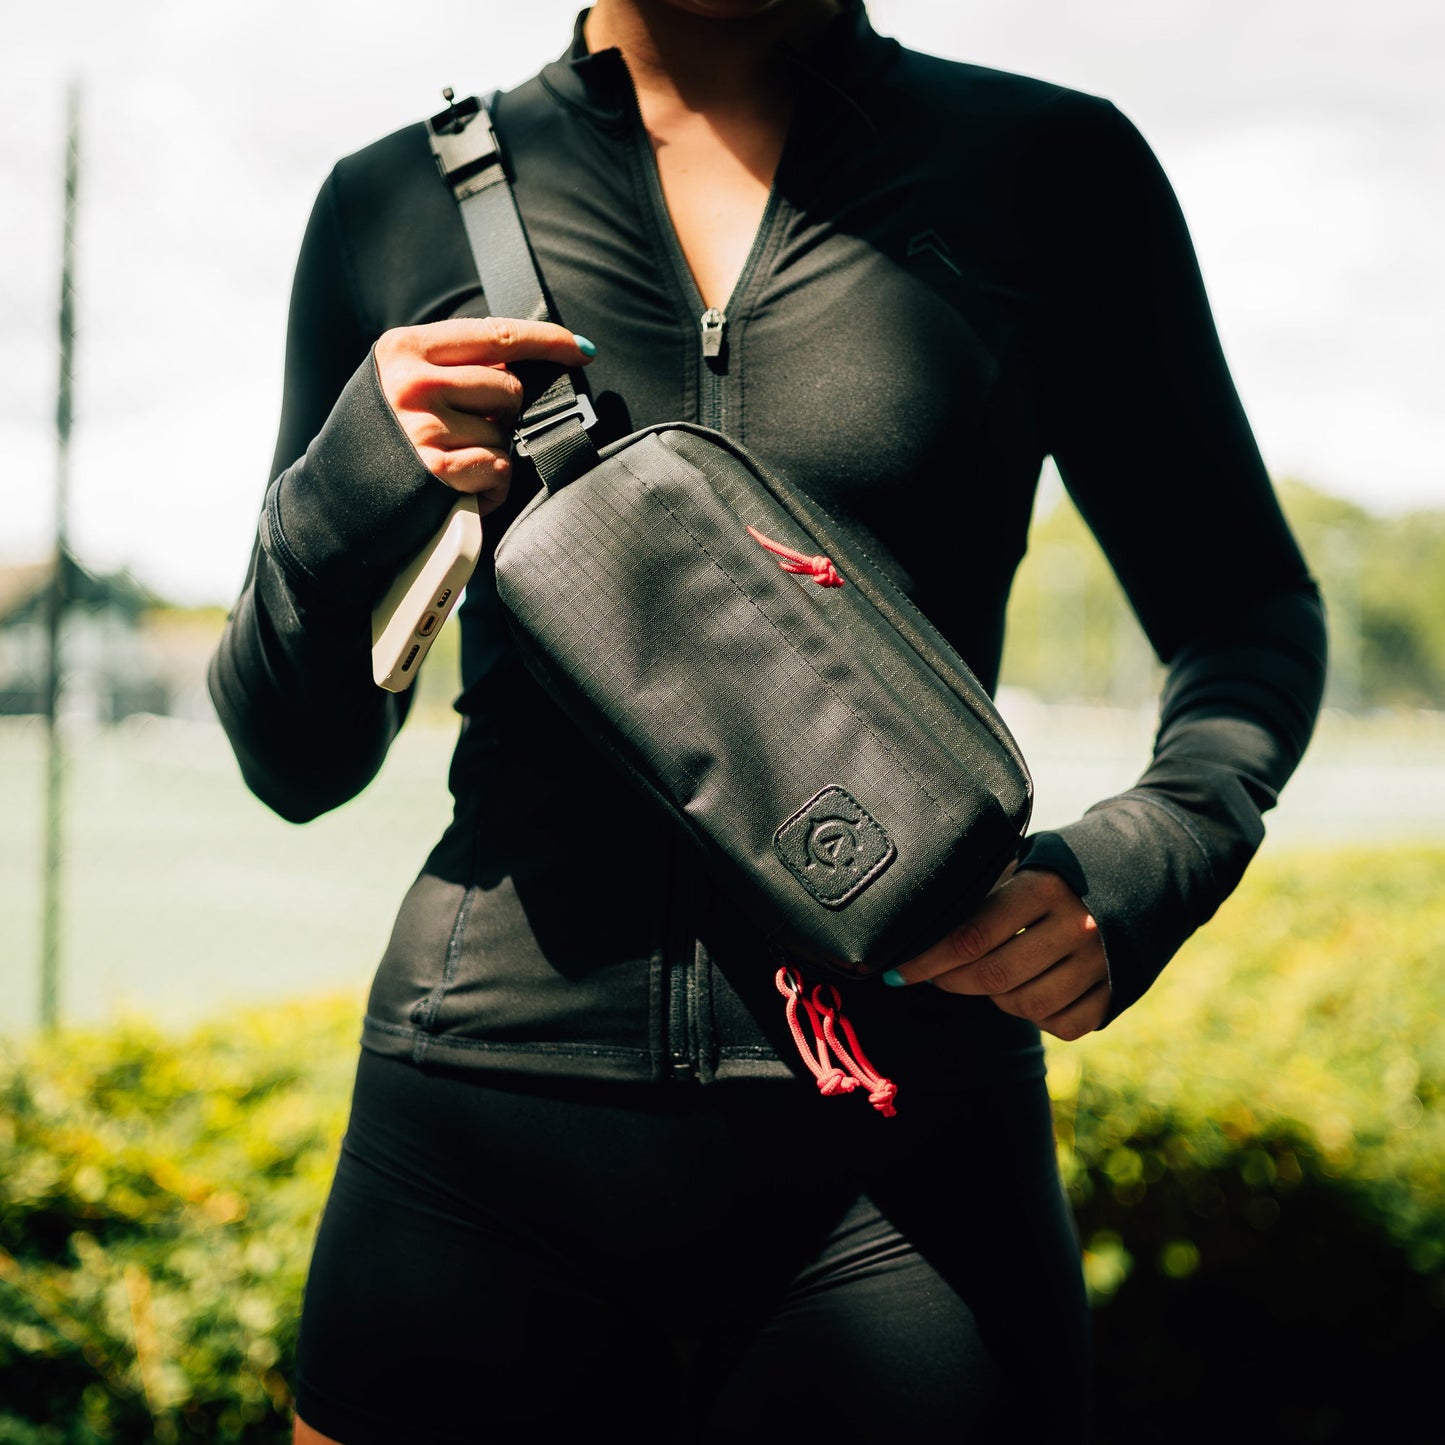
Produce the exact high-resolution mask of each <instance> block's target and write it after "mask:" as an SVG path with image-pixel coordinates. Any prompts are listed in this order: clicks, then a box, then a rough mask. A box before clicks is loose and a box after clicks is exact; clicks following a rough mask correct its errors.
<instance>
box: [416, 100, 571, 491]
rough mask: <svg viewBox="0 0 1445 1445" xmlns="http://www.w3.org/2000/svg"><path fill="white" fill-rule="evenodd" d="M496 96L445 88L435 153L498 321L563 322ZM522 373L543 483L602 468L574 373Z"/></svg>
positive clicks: (520, 442)
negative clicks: (519, 195)
mask: <svg viewBox="0 0 1445 1445" xmlns="http://www.w3.org/2000/svg"><path fill="white" fill-rule="evenodd" d="M495 95H496V92H495V91H493V92H492V94H491V95H489V96H488V97H487V99H486V100H485V101H483V100H481V99H479V98H478V97H477V96H475V95H472V96H468V97H467V98H466V99H465V100H455V99H453V92H452V90H451V88H450V87H448V88H447V89H445V90H443V91H442V98H443V99H444V100H445V101H446V102H447V108H446V109H445V110H443V111H439V112H438V113H437V114H436V115H434V116H432V117H431V119H430V120H429V121H428V122H427V136H428V139H429V140H430V142H431V150H432V156H433V158H434V159H435V160H436V164H437V169H438V170H439V171H440V172H441V175H442V179H443V180H444V181H445V182H446V183H447V185H448V186H449V187H450V189H451V192H452V194H453V196H455V197H456V201H457V205H458V206H459V207H460V209H461V216H462V225H463V226H464V227H465V229H466V233H467V244H468V245H469V246H470V247H471V251H472V259H473V260H474V261H475V263H476V267H477V276H478V278H479V279H480V281H481V283H482V291H483V293H484V294H485V296H486V298H487V309H488V310H489V311H490V312H491V313H492V315H493V316H514V317H517V318H519V319H521V320H529V321H552V320H555V319H556V318H555V317H554V316H553V315H552V313H551V309H550V307H549V306H548V304H547V297H546V293H545V291H544V290H543V287H542V278H541V276H540V274H539V273H538V269H537V262H536V259H535V258H534V257H533V255H532V248H531V246H530V244H529V243H528V241H527V233H526V231H525V230H524V229H523V226H522V217H521V215H520V214H519V213H518V211H517V202H516V197H515V196H514V195H513V194H512V186H511V181H510V179H509V178H508V176H507V170H506V165H505V163H504V161H503V159H502V153H501V149H500V147H499V146H498V144H497V136H496V132H495V130H493V128H492V118H491V106H492V102H493V100H494V98H495ZM516 370H517V372H518V374H519V375H520V376H521V377H522V380H523V387H524V395H526V396H527V397H528V399H527V400H526V402H525V403H524V407H523V410H522V414H521V416H520V417H519V418H518V425H517V428H516V432H515V435H514V445H515V447H516V449H517V451H518V452H519V453H520V454H521V455H522V456H524V457H526V458H527V459H528V460H529V461H530V462H531V463H532V465H533V466H534V467H535V468H536V469H537V475H538V476H539V477H540V478H541V481H542V485H543V486H544V487H546V488H547V490H548V491H554V490H555V489H556V488H558V487H563V486H566V484H567V483H568V482H570V481H572V480H574V479H575V478H576V477H579V476H581V475H582V473H583V472H585V471H588V470H590V469H591V468H592V467H593V466H595V465H596V463H597V449H596V447H595V446H593V444H592V439H591V438H590V437H589V436H588V435H587V428H588V427H590V426H591V425H592V424H593V422H595V421H596V419H597V417H596V413H595V412H594V411H593V410H592V402H591V400H590V399H589V398H588V397H587V396H586V395H585V394H584V393H580V392H578V391H577V390H576V388H575V387H574V386H573V384H572V378H571V376H570V375H569V373H568V372H567V371H565V370H560V371H558V370H557V369H556V368H554V367H551V366H545V367H544V366H539V365H537V364H536V363H523V364H522V365H520V366H518V367H517V368H516ZM554 371H555V372H556V374H555V376H554V375H553V374H552V373H553V372H554ZM528 382H531V383H532V385H528Z"/></svg>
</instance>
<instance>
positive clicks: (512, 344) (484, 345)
mask: <svg viewBox="0 0 1445 1445" xmlns="http://www.w3.org/2000/svg"><path fill="white" fill-rule="evenodd" d="M397 331H398V332H399V333H400V335H399V336H397V340H398V342H399V343H400V344H402V345H405V346H407V347H408V348H410V349H413V350H415V351H416V353H417V354H418V355H420V356H422V357H423V358H424V359H425V360H427V361H430V362H432V363H433V364H434V365H436V366H499V365H507V364H508V363H510V362H515V361H551V362H555V363H556V364H557V365H558V366H569V367H570V366H585V365H586V364H587V362H589V361H590V360H591V359H592V357H593V356H594V355H596V348H595V347H592V343H591V342H589V341H587V339H586V337H578V336H575V335H574V334H573V333H572V332H570V331H568V330H567V328H566V327H565V326H557V325H555V324H554V323H553V322H550V321H522V320H519V319H515V318H511V317H505V316H483V317H476V316H457V317H453V318H452V319H451V320H449V321H433V322H431V323H429V324H428V325H426V326H404V327H399V328H397ZM388 335H396V333H388ZM589 347H591V350H589V349H588V348H589Z"/></svg>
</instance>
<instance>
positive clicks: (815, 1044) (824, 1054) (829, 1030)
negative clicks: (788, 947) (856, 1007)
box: [773, 965, 898, 1119]
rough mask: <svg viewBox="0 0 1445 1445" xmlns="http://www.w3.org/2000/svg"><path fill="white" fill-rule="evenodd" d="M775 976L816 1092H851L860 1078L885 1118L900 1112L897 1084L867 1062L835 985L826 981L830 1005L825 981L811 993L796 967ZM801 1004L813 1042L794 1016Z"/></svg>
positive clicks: (791, 1028) (786, 968)
mask: <svg viewBox="0 0 1445 1445" xmlns="http://www.w3.org/2000/svg"><path fill="white" fill-rule="evenodd" d="M773 982H774V984H775V985H776V986H777V990H778V992H779V993H780V994H782V996H783V998H784V999H785V1000H786V1001H787V1015H788V1028H789V1030H790V1031H791V1033H792V1035H793V1043H794V1044H795V1045H796V1046H797V1050H798V1057H799V1058H801V1059H802V1061H803V1062H804V1063H805V1064H806V1065H807V1066H808V1070H809V1072H810V1073H811V1074H812V1075H813V1077H814V1078H815V1079H816V1080H817V1081H818V1092H819V1093H820V1094H851V1093H852V1092H853V1090H854V1089H856V1088H857V1087H858V1086H859V1085H860V1084H861V1085H862V1086H863V1087H864V1088H866V1089H867V1090H868V1102H869V1103H870V1104H872V1105H873V1107H874V1108H875V1109H877V1110H878V1112H879V1113H880V1114H882V1115H883V1117H884V1118H885V1119H891V1118H893V1116H894V1115H895V1114H896V1113H897V1112H898V1111H897V1109H896V1108H895V1107H894V1105H893V1100H894V1098H895V1097H896V1095H897V1093H898V1085H897V1084H895V1083H894V1082H893V1080H892V1079H887V1078H884V1076H883V1075H882V1074H880V1073H879V1072H878V1070H877V1069H875V1068H874V1067H873V1065H872V1064H871V1063H870V1062H869V1060H868V1057H867V1055H866V1054H864V1052H863V1050H862V1048H861V1047H860V1046H859V1043H858V1034H857V1032H856V1030H855V1029H854V1028H853V1025H852V1024H851V1023H850V1022H849V1020H848V1019H847V1017H846V1016H845V1015H844V1013H843V1005H842V1000H841V998H840V997H839V994H838V990H837V989H836V988H834V987H833V986H832V985H831V984H829V985H827V988H828V992H829V993H831V994H832V996H833V998H832V1004H831V1005H829V1004H827V1003H824V1002H823V989H824V985H822V984H818V985H817V986H816V987H815V988H814V989H813V992H812V994H811V995H809V994H808V993H807V992H805V986H804V984H803V980H802V979H801V978H800V977H799V976H798V974H797V972H796V971H795V970H794V969H791V968H788V967H787V966H786V965H784V967H782V968H780V969H779V970H778V971H777V973H776V974H774V975H773ZM799 1008H801V1009H802V1010H803V1014H804V1016H805V1017H806V1018H807V1020H808V1027H809V1029H810V1030H811V1031H812V1035H813V1037H812V1042H811V1044H810V1043H809V1040H808V1039H807V1037H806V1036H805V1035H804V1032H803V1026H802V1024H801V1023H800V1022H799V1021H798V1010H799ZM839 1028H841V1029H842V1030H843V1035H844V1038H845V1039H846V1040H847V1042H846V1044H845V1043H843V1042H842V1041H841V1040H840V1039H839V1038H838V1030H839ZM830 1053H831V1054H832V1055H834V1056H836V1057H837V1059H838V1060H839V1062H840V1063H841V1064H842V1065H843V1067H842V1068H839V1067H838V1065H837V1064H835V1063H834V1062H833V1059H832V1058H831V1057H830V1056H829V1055H830Z"/></svg>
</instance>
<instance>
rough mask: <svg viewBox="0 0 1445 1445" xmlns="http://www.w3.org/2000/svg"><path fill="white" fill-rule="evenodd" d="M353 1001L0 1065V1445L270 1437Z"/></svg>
mask: <svg viewBox="0 0 1445 1445" xmlns="http://www.w3.org/2000/svg"><path fill="white" fill-rule="evenodd" d="M356 1028H357V1023H356V1018H355V1005H354V1002H353V1001H351V1000H347V1001H346V1002H345V1004H341V1003H337V1004H324V1003H323V1004H314V1003H313V1004H306V1005H290V1006H286V1007H279V1008H269V1009H266V1010H264V1011H260V1012H256V1013H254V1014H251V1015H249V1016H247V1017H245V1018H234V1017H233V1018H228V1019H225V1020H218V1021H217V1022H216V1023H215V1024H214V1025H211V1026H208V1027H206V1028H203V1029H201V1030H198V1031H196V1032H193V1033H191V1034H190V1035H188V1036H187V1037H185V1038H181V1039H174V1038H167V1037H165V1036H163V1035H161V1034H159V1033H157V1032H155V1031H153V1030H151V1029H149V1028H147V1027H146V1026H145V1025H144V1024H141V1023H128V1024H125V1025H123V1026H121V1027H120V1028H117V1029H113V1030H109V1031H107V1032H104V1033H82V1032H78V1031H77V1032H67V1033H65V1034H64V1035H63V1036H61V1037H60V1038H59V1039H58V1040H56V1041H54V1042H53V1043H50V1044H47V1045H32V1046H30V1047H28V1048H26V1049H25V1050H24V1051H23V1052H21V1053H19V1054H18V1055H17V1056H14V1057H11V1058H10V1059H8V1060H6V1061H5V1063H4V1065H3V1067H0V1442H4V1445H82V1442H84V1445H89V1442H93V1441H137V1442H139V1441H159V1442H169V1441H182V1440H185V1441H190V1440H206V1441H211V1440H214V1441H262V1440H265V1441H281V1440H283V1439H287V1438H289V1433H288V1432H289V1424H288V1423H287V1422H288V1421H289V1418H290V1417H289V1410H290V1391H289V1385H288V1371H289V1368H290V1362H291V1356H292V1351H293V1346H294V1340H295V1314H296V1304H297V1300H298V1299H299V1297H300V1291H301V1285H302V1282H303V1279H304V1275H305V1269H306V1265H307V1261H308V1258H309V1253H310V1246H311V1238H312V1233H313V1231H314V1228H315V1223H316V1218H317V1210H318V1206H319V1202H320V1200H321V1199H322V1198H323V1196H324V1192H325V1189H326V1186H327V1183H328V1181H329V1177H330V1170H331V1166H332V1162H333V1160H334V1151H335V1148H336V1146H337V1144H338V1141H339V1138H340V1131H341V1127H342V1124H343V1119H344V1108H345V1103H346V1090H347V1086H348V1082H349V1078H350V1071H351V1068H352V1066H353V1064H354V1040H355V1036H356Z"/></svg>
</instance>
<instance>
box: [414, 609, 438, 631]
mask: <svg viewBox="0 0 1445 1445" xmlns="http://www.w3.org/2000/svg"><path fill="white" fill-rule="evenodd" d="M436 625H437V615H436V613H435V612H428V613H427V615H426V616H425V617H423V618H422V620H421V626H420V627H418V628H417V630H416V635H417V636H418V637H430V636H431V635H432V631H433V630H434V629H435V627H436Z"/></svg>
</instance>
